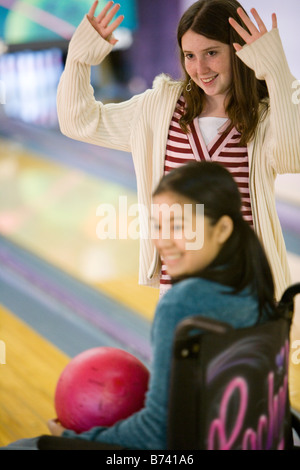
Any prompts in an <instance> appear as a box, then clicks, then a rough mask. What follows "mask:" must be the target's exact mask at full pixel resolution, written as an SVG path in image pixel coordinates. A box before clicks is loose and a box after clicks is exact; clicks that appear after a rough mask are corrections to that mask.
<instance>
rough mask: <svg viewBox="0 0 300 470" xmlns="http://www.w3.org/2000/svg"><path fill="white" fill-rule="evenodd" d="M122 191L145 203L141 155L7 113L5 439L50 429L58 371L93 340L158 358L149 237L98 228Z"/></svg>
mask: <svg viewBox="0 0 300 470" xmlns="http://www.w3.org/2000/svg"><path fill="white" fill-rule="evenodd" d="M297 176H299V175H297ZM284 178H285V179H281V180H280V182H279V184H278V186H277V194H278V211H279V215H280V218H281V221H282V224H283V230H284V236H285V240H286V244H287V249H288V255H289V263H290V266H291V270H292V275H293V280H294V281H298V282H299V281H300V243H299V240H300V225H299V221H300V217H299V215H300V198H299V200H297V197H298V196H297V195H298V194H299V189H298V188H299V178H298V179H297V178H295V177H294V176H293V177H291V176H290V175H288V176H287V177H284ZM120 196H126V201H127V203H128V207H129V205H131V204H135V203H136V185H135V175H134V169H133V165H132V160H131V156H130V155H128V154H126V153H123V152H115V151H110V150H106V149H102V148H99V147H95V146H91V145H87V144H82V143H80V142H75V141H72V140H71V139H68V138H66V137H64V136H62V135H61V134H60V132H58V131H57V130H56V129H53V130H49V129H43V128H38V127H35V126H32V125H26V124H25V123H22V122H18V121H12V120H10V119H9V118H7V117H3V116H0V265H1V270H0V374H1V387H0V446H3V445H6V444H7V443H9V442H12V441H14V440H16V439H19V438H23V437H33V436H35V435H39V434H42V433H47V427H46V422H47V420H48V419H50V418H52V417H54V415H55V412H54V407H53V397H54V391H55V384H56V382H57V379H58V376H59V374H60V372H61V371H62V369H63V368H64V366H65V365H66V364H67V362H68V361H69V359H70V358H71V357H73V356H74V355H76V354H78V353H79V352H81V351H82V350H85V349H87V348H89V347H94V346H101V345H106V346H115V347H121V348H123V349H126V350H128V351H130V352H132V353H133V354H135V355H136V356H138V357H139V358H140V359H141V360H143V361H144V362H145V363H146V364H147V365H148V364H149V363H150V356H151V352H150V331H151V321H152V318H153V314H154V310H155V306H156V303H157V301H158V292H157V290H155V289H152V288H147V287H142V286H139V285H138V254H139V253H138V248H139V247H138V240H133V239H130V238H127V239H118V238H117V239H105V240H101V239H99V237H98V236H97V231H96V229H97V224H98V223H99V213H97V208H98V207H99V206H100V205H102V204H109V205H112V206H113V207H114V208H116V211H117V216H119V215H120V211H122V210H124V208H123V209H121V208H120ZM102 207H103V206H102ZM122 215H124V214H121V216H122ZM297 312H298V310H297ZM296 320H297V321H296V324H295V329H294V333H293V334H294V337H293V338H294V339H300V326H299V325H300V315H299V314H298V313H297V318H296ZM298 332H299V333H298ZM1 346H2V349H1ZM3 346H4V347H3ZM299 368H300V365H299V366H298V368H297V366H295V367H294V368H293V370H292V379H291V380H292V381H293V384H294V385H295V387H294V388H295V390H298V391H296V392H295V393H294V396H293V400H294V403H295V404H296V405H297V406H298V405H299V409H300V391H299V389H300V383H299V382H300V380H299V370H300V369H299ZM297 384H299V386H297Z"/></svg>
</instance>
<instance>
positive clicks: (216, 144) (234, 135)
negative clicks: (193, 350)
mask: <svg viewBox="0 0 300 470" xmlns="http://www.w3.org/2000/svg"><path fill="white" fill-rule="evenodd" d="M184 105H185V103H184V99H183V97H181V98H180V99H179V100H178V102H177V105H176V108H175V111H174V114H173V117H172V120H171V123H170V127H169V134H168V140H167V146H166V156H165V167H164V173H165V174H167V173H169V172H170V171H171V170H173V169H174V168H177V167H179V166H181V165H184V164H186V163H188V162H190V161H195V160H197V161H202V160H206V161H214V162H218V163H219V164H221V165H224V166H225V167H226V168H227V169H228V171H230V173H231V174H232V176H233V178H234V179H235V181H236V183H237V185H238V188H239V190H240V193H241V197H242V214H243V217H244V218H245V220H247V221H248V222H249V224H250V225H251V226H252V225H253V219H252V209H251V201H250V191H249V164H248V150H247V147H242V146H241V145H240V137H241V134H240V133H239V132H238V131H237V130H236V129H235V128H233V129H231V131H229V132H228V133H225V134H223V131H224V129H225V127H226V125H227V122H226V123H225V124H224V125H223V126H221V128H219V130H218V133H217V135H216V136H215V137H214V138H213V140H211V141H210V142H209V143H208V144H207V145H206V143H205V140H204V137H203V135H202V133H201V130H200V126H199V119H198V118H196V119H194V121H193V122H192V123H191V124H190V126H189V127H190V132H189V133H188V134H185V133H184V132H183V130H182V129H181V127H180V125H179V119H180V117H181V116H182V114H183V108H184ZM170 285H171V282H170V277H169V276H168V274H167V271H166V267H165V265H162V270H161V280H160V288H161V289H160V290H161V292H162V293H163V292H164V291H165V290H166V289H168V288H169V287H170Z"/></svg>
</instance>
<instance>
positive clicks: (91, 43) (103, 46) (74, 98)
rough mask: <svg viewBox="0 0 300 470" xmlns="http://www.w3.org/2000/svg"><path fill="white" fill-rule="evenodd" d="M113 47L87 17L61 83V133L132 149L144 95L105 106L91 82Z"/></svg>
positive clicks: (71, 47)
mask: <svg viewBox="0 0 300 470" xmlns="http://www.w3.org/2000/svg"><path fill="white" fill-rule="evenodd" d="M112 48H113V46H112V45H111V44H109V43H108V42H107V41H106V40H105V39H103V38H102V37H101V36H100V35H99V34H98V33H97V31H96V30H95V29H94V28H93V26H92V25H91V24H90V22H89V20H88V19H87V17H84V18H83V20H82V22H81V23H80V25H79V26H78V28H77V29H76V31H75V33H74V35H73V37H72V39H71V41H70V44H69V49H68V55H67V60H66V65H65V69H64V71H63V73H62V76H61V78H60V82H59V85H58V90H57V113H58V120H59V126H60V130H61V132H62V133H63V134H64V135H66V136H68V137H70V138H72V139H75V140H79V141H83V142H88V143H91V144H95V145H99V146H102V147H107V148H115V149H118V150H123V151H126V152H128V151H130V136H131V130H132V124H133V121H134V119H136V117H137V112H138V104H139V102H140V101H141V100H140V99H139V97H140V96H141V95H136V96H134V97H133V98H131V99H130V100H128V101H124V102H122V103H110V104H105V105H104V104H103V103H101V102H100V101H96V99H95V97H94V90H93V88H92V86H91V84H90V70H91V66H92V65H94V66H95V65H99V64H100V63H101V62H103V60H104V59H105V58H106V56H107V55H108V54H109V53H110V52H111V50H112Z"/></svg>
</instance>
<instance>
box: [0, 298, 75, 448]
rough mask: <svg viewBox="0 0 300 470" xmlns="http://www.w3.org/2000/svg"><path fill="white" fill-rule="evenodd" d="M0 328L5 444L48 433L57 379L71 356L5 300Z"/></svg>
mask: <svg viewBox="0 0 300 470" xmlns="http://www.w3.org/2000/svg"><path fill="white" fill-rule="evenodd" d="M0 331H1V340H2V341H3V342H4V344H5V347H6V351H5V352H6V354H5V355H3V354H2V355H1V361H0V372H1V387H0V416H1V419H0V446H5V445H7V444H9V443H10V442H13V441H15V440H17V439H21V438H26V437H34V436H38V435H40V434H45V433H48V429H47V425H46V423H47V420H48V419H51V418H53V417H54V416H55V411H54V392H55V387H56V383H57V379H58V377H59V375H60V373H61V371H62V370H63V369H64V367H65V366H66V364H67V363H68V362H69V358H68V356H66V355H65V354H64V353H62V352H61V351H60V350H59V349H58V348H56V347H55V346H54V345H53V344H52V343H51V342H49V341H47V340H45V338H44V337H43V336H41V335H39V334H38V333H37V332H36V331H35V330H34V329H33V328H31V327H29V326H28V325H27V324H26V323H25V322H22V321H21V320H20V319H19V318H18V317H17V316H15V315H14V313H13V312H11V311H10V310H8V309H7V308H6V307H4V306H3V305H1V303H0ZM2 352H3V351H2Z"/></svg>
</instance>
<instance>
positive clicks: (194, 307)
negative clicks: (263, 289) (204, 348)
mask: <svg viewBox="0 0 300 470" xmlns="http://www.w3.org/2000/svg"><path fill="white" fill-rule="evenodd" d="M224 291H226V292H227V294H226V295H225V294H224ZM228 293H229V294H228ZM190 315H204V316H207V317H209V318H213V319H216V320H219V321H223V322H227V323H230V324H231V325H232V326H233V327H235V328H242V327H247V326H251V325H253V324H254V323H256V321H257V318H258V305H257V301H256V299H254V298H253V297H252V296H251V295H249V294H248V293H246V292H243V293H241V294H239V295H232V294H231V293H230V289H229V288H227V287H224V286H221V285H220V284H217V283H215V282H211V281H207V280H204V279H200V278H190V279H187V280H185V281H182V282H180V283H178V284H175V285H174V286H173V287H172V288H171V289H170V290H169V291H168V292H167V293H166V294H165V295H164V296H163V297H162V299H161V300H160V302H159V303H158V306H157V309H156V312H155V318H154V322H153V327H152V348H153V358H152V367H151V377H150V382H149V390H148V393H147V397H146V402H145V408H143V409H142V410H141V411H139V412H137V413H135V414H134V415H132V416H131V417H129V418H127V419H126V420H124V421H120V422H119V423H117V424H115V425H114V426H112V427H110V428H105V427H96V428H93V429H91V430H90V431H87V432H84V433H81V434H75V433H74V432H73V431H69V430H68V431H65V432H64V434H63V436H64V437H72V438H74V437H77V438H79V439H88V440H92V441H100V442H103V443H108V444H115V445H119V446H123V447H125V448H129V449H150V450H159V449H166V445H167V444H166V430H167V413H168V393H169V376H170V367H171V353H172V343H173V336H174V331H175V328H176V326H177V324H178V323H179V322H180V321H181V320H182V319H183V318H185V317H187V316H190Z"/></svg>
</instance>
